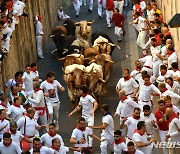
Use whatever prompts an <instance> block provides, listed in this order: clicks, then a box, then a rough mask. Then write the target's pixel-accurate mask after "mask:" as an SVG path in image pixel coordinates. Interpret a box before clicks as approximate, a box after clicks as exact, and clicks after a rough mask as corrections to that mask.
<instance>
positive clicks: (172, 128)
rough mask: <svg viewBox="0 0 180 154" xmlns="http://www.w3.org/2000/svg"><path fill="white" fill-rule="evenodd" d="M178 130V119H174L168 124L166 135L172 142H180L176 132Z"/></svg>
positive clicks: (179, 123) (179, 134) (178, 133)
mask: <svg viewBox="0 0 180 154" xmlns="http://www.w3.org/2000/svg"><path fill="white" fill-rule="evenodd" d="M178 128H180V120H179V119H178V118H174V119H173V120H172V121H171V122H170V123H169V132H168V134H169V135H170V136H171V141H172V142H179V141H180V132H179V131H178Z"/></svg>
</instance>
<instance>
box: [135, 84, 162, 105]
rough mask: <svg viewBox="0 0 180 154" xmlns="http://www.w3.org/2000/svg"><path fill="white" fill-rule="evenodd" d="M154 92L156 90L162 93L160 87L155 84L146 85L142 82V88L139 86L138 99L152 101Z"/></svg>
mask: <svg viewBox="0 0 180 154" xmlns="http://www.w3.org/2000/svg"><path fill="white" fill-rule="evenodd" d="M152 92H156V93H158V94H159V95H160V94H161V92H160V91H159V89H158V88H157V87H156V86H155V85H153V84H151V85H149V86H146V85H144V84H141V85H140V88H139V97H138V99H139V100H140V101H142V102H144V101H145V102H146V101H150V100H151V96H152V94H151V93H152Z"/></svg>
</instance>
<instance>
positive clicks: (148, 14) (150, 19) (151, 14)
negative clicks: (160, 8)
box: [146, 9, 154, 21]
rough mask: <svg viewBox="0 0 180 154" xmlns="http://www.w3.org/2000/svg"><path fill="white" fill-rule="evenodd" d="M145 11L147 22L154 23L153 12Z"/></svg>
mask: <svg viewBox="0 0 180 154" xmlns="http://www.w3.org/2000/svg"><path fill="white" fill-rule="evenodd" d="M146 11H147V18H148V20H149V21H154V10H153V9H151V10H148V9H147V10H146Z"/></svg>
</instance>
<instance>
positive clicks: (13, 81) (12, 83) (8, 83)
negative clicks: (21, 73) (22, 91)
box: [6, 78, 16, 88]
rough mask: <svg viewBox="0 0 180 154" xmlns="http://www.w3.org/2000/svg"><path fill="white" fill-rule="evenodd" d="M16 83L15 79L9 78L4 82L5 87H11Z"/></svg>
mask: <svg viewBox="0 0 180 154" xmlns="http://www.w3.org/2000/svg"><path fill="white" fill-rule="evenodd" d="M15 85H16V81H15V79H14V78H13V79H9V80H8V82H6V87H9V88H10V87H11V86H15Z"/></svg>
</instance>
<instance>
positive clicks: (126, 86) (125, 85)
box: [116, 78, 139, 95]
mask: <svg viewBox="0 0 180 154" xmlns="http://www.w3.org/2000/svg"><path fill="white" fill-rule="evenodd" d="M138 87H139V85H138V84H137V82H136V81H135V80H134V79H133V78H130V79H129V80H127V81H125V80H124V78H121V79H119V81H118V83H117V85H116V89H118V90H125V92H126V95H130V94H133V93H134V88H138Z"/></svg>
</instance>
